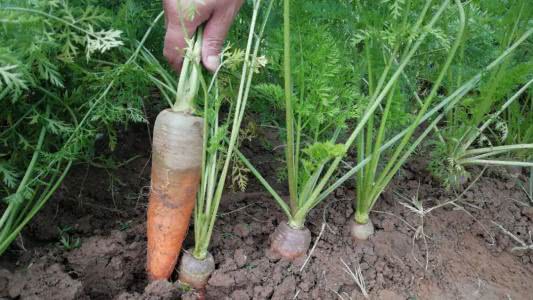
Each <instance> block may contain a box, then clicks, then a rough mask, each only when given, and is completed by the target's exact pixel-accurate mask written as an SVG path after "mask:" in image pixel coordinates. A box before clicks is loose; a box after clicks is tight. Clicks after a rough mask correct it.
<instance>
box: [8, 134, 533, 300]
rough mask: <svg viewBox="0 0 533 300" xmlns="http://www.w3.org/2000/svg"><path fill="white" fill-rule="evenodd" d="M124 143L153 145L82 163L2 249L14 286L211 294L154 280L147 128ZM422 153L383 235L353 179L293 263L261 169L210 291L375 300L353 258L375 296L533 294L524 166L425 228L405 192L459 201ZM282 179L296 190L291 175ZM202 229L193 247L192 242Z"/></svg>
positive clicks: (387, 207)
mask: <svg viewBox="0 0 533 300" xmlns="http://www.w3.org/2000/svg"><path fill="white" fill-rule="evenodd" d="M266 136H268V133H267V134H266ZM119 145H120V146H119V147H118V149H117V150H116V151H115V153H113V156H114V157H115V158H116V160H117V161H119V162H120V161H126V160H128V159H130V158H132V157H135V156H137V155H140V156H139V157H137V158H135V159H133V160H131V161H130V162H129V163H127V164H126V165H124V166H121V167H120V168H116V169H110V168H107V169H102V168H97V167H92V166H91V167H87V165H79V166H77V167H75V168H74V169H73V170H72V171H71V172H70V175H69V176H68V177H67V179H66V181H65V182H64V183H63V185H62V187H61V188H60V190H59V191H58V192H57V193H56V195H55V196H54V197H53V199H51V200H50V202H49V203H48V204H47V206H46V207H45V209H43V211H41V212H40V213H39V214H38V215H37V216H36V218H34V220H33V221H32V222H31V225H30V226H28V228H27V229H26V231H25V232H24V234H23V235H22V238H19V239H18V240H17V242H16V246H14V247H12V249H11V250H10V251H8V252H7V253H6V254H5V255H4V256H3V257H2V258H1V260H0V265H1V267H2V268H1V270H0V297H8V298H9V297H14V298H17V297H20V299H29V298H32V297H35V296H36V297H37V298H39V299H112V298H115V299H175V297H176V296H177V295H183V298H186V299H194V298H195V297H196V296H197V294H196V293H195V292H194V291H185V290H184V289H183V288H180V287H179V286H178V285H177V284H171V283H166V282H156V283H152V284H149V285H148V281H147V279H146V276H145V273H144V267H145V247H146V236H145V212H146V203H147V193H148V189H149V188H148V186H149V171H150V161H149V158H150V156H149V155H150V138H149V135H148V134H147V128H146V127H145V126H143V125H137V126H135V127H134V128H132V129H130V130H128V131H126V132H124V133H123V134H122V138H121V141H120V142H119ZM257 149H258V147H255V146H253V147H251V148H250V147H249V146H248V145H245V147H243V150H244V151H247V152H248V154H250V155H253V156H254V159H255V161H257V165H258V167H259V168H261V169H262V170H263V171H264V172H265V174H269V177H270V178H267V179H270V182H277V181H276V178H275V174H276V166H273V165H272V161H275V157H274V156H273V155H274V154H273V153H270V152H266V151H264V150H257ZM274 149H276V147H274ZM277 151H279V152H280V153H279V154H281V151H283V150H282V149H281V150H280V149H278V150H277ZM252 152H253V153H252ZM421 161H425V159H424V158H423V156H419V157H414V158H413V159H412V161H411V162H409V163H408V164H406V166H405V167H404V168H403V170H402V171H401V172H400V173H399V174H398V175H397V176H396V178H395V179H394V181H393V182H392V184H391V185H390V186H389V187H388V188H387V190H386V192H385V193H384V195H383V196H382V197H383V198H384V199H383V200H384V201H380V202H379V203H378V205H377V206H376V208H375V212H373V213H372V214H373V220H374V223H375V224H374V225H375V226H376V234H375V235H374V236H373V237H371V238H370V240H369V241H366V242H358V243H354V242H352V241H351V240H350V238H349V235H348V234H347V232H346V228H345V227H346V226H345V225H346V224H347V222H348V220H349V217H350V216H351V215H352V213H353V210H352V207H351V206H352V201H353V198H354V191H353V188H352V187H343V188H339V189H338V190H336V191H335V193H333V194H332V196H330V198H329V199H327V200H326V201H324V202H323V203H322V204H321V205H320V206H319V207H317V209H315V210H313V211H312V212H311V214H310V216H309V218H308V222H307V224H308V228H309V229H310V230H311V232H312V243H311V246H313V245H314V244H315V242H316V240H317V237H318V236H319V235H320V239H319V240H318V242H317V243H316V247H315V248H314V250H312V255H311V258H310V259H309V260H308V261H307V262H306V263H305V259H306V257H304V258H301V259H298V260H296V261H294V262H292V263H291V262H288V261H284V260H280V259H279V257H276V255H274V254H273V253H271V252H270V251H269V250H264V249H268V248H269V244H270V243H269V236H270V234H271V233H272V232H273V231H274V229H275V227H276V226H277V224H278V223H279V222H282V221H283V220H285V217H284V215H283V214H282V212H281V211H280V210H279V209H278V207H277V206H276V204H275V203H274V201H273V200H272V199H270V198H269V196H268V194H266V193H264V192H263V190H262V189H261V187H260V186H259V184H258V183H256V182H255V180H253V179H252V178H250V183H249V186H248V189H247V190H246V192H238V193H231V192H227V193H226V194H225V196H224V198H223V200H222V204H221V209H220V211H219V213H220V217H219V219H218V220H217V226H216V227H215V232H214V233H213V240H212V244H211V253H212V254H213V255H214V258H215V262H216V271H215V273H214V274H213V276H212V277H211V279H210V281H209V285H208V287H207V291H206V298H207V299H225V298H229V299H363V295H362V293H361V291H360V288H359V287H358V286H357V285H356V283H355V281H354V279H353V278H352V277H351V275H349V274H348V273H346V272H345V270H346V268H345V265H344V264H343V262H342V261H341V259H342V260H343V261H344V262H346V263H347V265H349V266H350V268H351V270H352V271H354V273H355V268H356V267H358V266H359V267H360V268H361V271H362V272H361V273H362V275H363V278H364V280H365V282H366V289H367V290H368V291H369V294H370V297H371V298H375V299H407V298H411V299H414V298H416V299H529V298H530V295H531V294H532V293H533V286H532V285H531V282H533V253H531V250H529V252H524V251H513V250H512V248H513V247H516V246H519V245H518V244H517V243H516V242H515V241H514V240H513V239H512V238H511V237H510V236H509V235H508V234H506V233H504V232H503V230H502V228H500V227H498V225H496V224H499V225H501V226H502V227H503V228H505V229H506V230H508V231H509V232H510V233H512V234H514V235H515V236H517V237H519V238H521V239H523V240H525V241H528V239H529V231H530V230H532V229H533V208H532V207H531V206H528V205H527V204H528V203H529V202H528V201H529V200H528V199H527V196H526V194H525V193H524V191H523V190H522V189H521V188H520V187H519V186H518V185H517V184H516V174H514V177H513V176H511V174H509V172H507V171H506V170H505V169H499V168H494V169H490V170H487V171H486V172H485V173H484V175H483V176H482V177H481V178H480V179H479V180H478V181H477V182H475V184H473V185H472V187H471V189H470V190H468V191H467V192H466V193H464V195H462V196H461V197H459V198H457V200H456V202H454V204H455V205H454V204H448V205H445V206H443V207H441V208H438V209H435V210H433V211H432V212H431V213H429V214H427V215H426V216H425V217H424V219H423V227H420V226H421V225H422V219H421V218H420V216H419V215H417V214H415V213H414V212H412V211H411V210H409V209H408V208H407V207H405V206H404V205H402V204H401V203H400V202H404V203H407V200H406V199H404V198H402V197H401V196H399V194H400V195H403V196H404V197H407V198H411V197H414V196H415V195H417V193H418V197H419V199H421V200H423V202H422V203H423V205H424V207H425V208H430V207H433V206H435V205H438V204H439V203H445V202H448V201H452V200H454V199H456V196H455V194H453V193H450V192H447V191H445V190H444V189H443V188H442V187H441V186H440V185H439V184H438V183H436V182H435V181H434V180H432V179H431V177H430V175H429V173H428V172H427V171H426V169H425V164H424V163H420V162H421ZM479 171H480V170H479ZM474 173H475V172H474ZM478 173H479V172H478ZM519 176H522V175H519ZM474 177H475V176H474ZM350 184H351V182H350ZM275 187H276V188H278V189H281V190H283V187H282V186H281V185H280V186H275ZM529 204H531V203H529ZM67 226H68V227H69V229H68V230H65V228H68V227H67ZM58 227H59V228H62V229H63V230H62V231H63V233H62V234H60V230H59V229H58ZM420 228H423V232H422V231H421V229H420ZM423 234H425V235H426V239H425V241H426V242H427V244H426V242H424V239H423V238H422V236H423ZM60 235H63V237H64V238H68V239H69V241H70V243H71V245H72V246H73V248H75V249H72V250H67V249H65V246H64V245H63V246H62V245H61V244H60V243H59V242H58V241H59V239H60ZM77 238H80V243H79V247H78V248H76V247H75V246H76V245H75V241H76V239H77ZM190 238H191V237H190V235H189V237H188V239H187V240H186V242H185V247H184V248H188V247H190V246H191V245H192V240H191V239H190ZM301 269H303V270H301ZM32 299H36V298H32Z"/></svg>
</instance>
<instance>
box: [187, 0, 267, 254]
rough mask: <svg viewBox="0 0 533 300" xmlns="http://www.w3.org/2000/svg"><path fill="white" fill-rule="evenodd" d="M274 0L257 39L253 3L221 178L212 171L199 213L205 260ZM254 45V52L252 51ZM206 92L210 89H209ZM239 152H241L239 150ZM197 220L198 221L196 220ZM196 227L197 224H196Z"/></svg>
mask: <svg viewBox="0 0 533 300" xmlns="http://www.w3.org/2000/svg"><path fill="white" fill-rule="evenodd" d="M272 4H273V1H270V3H269V6H268V9H267V12H266V14H265V19H264V21H263V23H262V26H261V28H260V31H259V33H258V35H257V37H256V38H255V43H253V41H254V37H255V35H254V32H255V24H256V22H257V16H258V12H259V7H260V6H261V0H258V1H255V2H254V8H253V14H252V21H251V24H250V31H249V35H248V42H247V46H246V51H245V60H244V64H243V68H242V75H241V82H240V85H239V91H238V94H237V99H236V101H235V107H234V108H233V110H234V111H233V122H232V127H231V130H230V138H229V141H228V140H226V142H227V147H228V148H227V151H226V153H225V160H224V165H223V167H222V170H221V171H220V174H219V175H218V180H216V179H215V174H217V173H218V171H213V173H211V177H210V180H212V182H215V181H216V187H215V184H213V185H211V191H210V195H212V196H209V197H208V198H207V199H206V201H207V206H206V208H205V212H204V213H200V214H199V215H201V216H204V215H205V219H204V218H203V217H202V219H201V220H198V222H201V223H202V224H201V226H199V228H198V230H199V231H201V232H200V233H199V234H197V236H198V239H196V240H195V250H194V253H193V256H195V257H196V258H197V259H204V258H205V255H206V254H207V249H208V246H209V241H210V240H211V236H212V233H213V228H214V223H215V220H216V217H217V212H218V207H219V205H220V200H221V198H222V192H223V190H224V185H225V180H226V177H227V173H228V170H229V166H230V163H231V160H232V157H233V153H234V151H237V147H236V144H237V138H238V136H239V131H240V126H241V123H242V119H243V117H244V110H245V107H246V103H247V100H248V94H249V91H250V87H251V82H252V79H253V75H254V69H255V62H256V58H257V54H258V51H259V45H260V42H261V38H262V35H263V32H264V29H265V26H266V22H267V20H268V16H269V15H270V11H271V9H272ZM252 48H253V51H252ZM206 92H207V91H206ZM236 153H238V152H236ZM212 164H213V166H212V167H213V168H217V160H216V159H215V160H213V161H212ZM195 222H196V220H195ZM195 230H197V229H196V227H195Z"/></svg>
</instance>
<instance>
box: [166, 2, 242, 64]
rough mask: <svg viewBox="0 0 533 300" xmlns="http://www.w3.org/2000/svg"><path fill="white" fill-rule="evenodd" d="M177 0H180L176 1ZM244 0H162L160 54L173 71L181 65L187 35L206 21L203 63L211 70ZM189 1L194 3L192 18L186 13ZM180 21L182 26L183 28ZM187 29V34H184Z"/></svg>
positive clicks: (216, 62) (218, 61) (218, 58)
mask: <svg viewBox="0 0 533 300" xmlns="http://www.w3.org/2000/svg"><path fill="white" fill-rule="evenodd" d="M178 1H179V3H178ZM243 1H244V0H202V1H201V0H163V8H164V10H165V21H166V22H165V23H166V29H167V31H166V34H165V45H164V48H163V54H164V55H165V57H166V58H167V60H168V62H169V63H170V64H171V65H172V67H174V69H175V70H176V71H179V70H180V69H181V64H182V62H183V49H185V47H186V46H187V44H186V42H185V38H186V37H191V36H192V35H193V34H194V32H195V31H196V29H197V28H198V26H200V25H201V24H203V23H205V28H204V37H203V41H202V63H203V65H204V67H205V68H206V69H208V70H209V71H211V72H214V71H215V70H216V69H217V67H218V66H219V64H220V51H221V48H222V45H223V43H224V40H225V38H226V35H227V34H228V31H229V28H230V26H231V24H232V23H233V20H234V19H235V15H236V14H237V12H238V11H239V8H240V7H241V5H242V3H243ZM190 5H195V6H196V13H195V15H194V18H193V19H192V20H191V19H190V16H187V9H188V8H189V7H190ZM182 25H184V26H185V28H182ZM185 32H187V36H185Z"/></svg>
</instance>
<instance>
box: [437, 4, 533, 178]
mask: <svg viewBox="0 0 533 300" xmlns="http://www.w3.org/2000/svg"><path fill="white" fill-rule="evenodd" d="M527 7H528V1H522V0H520V1H512V2H508V3H507V2H498V1H488V2H487V1H472V2H470V3H468V4H467V5H465V10H466V13H467V18H468V26H467V31H466V34H465V38H464V40H465V42H464V43H463V45H462V47H461V49H460V54H459V59H457V60H456V61H455V62H454V64H453V65H452V67H451V71H450V72H449V74H448V76H447V78H446V80H445V82H444V90H446V91H449V90H452V89H454V88H456V87H457V86H458V85H459V84H461V82H462V80H464V79H465V78H469V77H470V76H471V75H472V74H474V73H476V72H479V71H481V70H482V69H483V68H484V66H485V65H487V64H488V63H489V62H490V61H491V60H493V59H494V58H495V57H496V56H498V54H499V53H501V52H502V51H504V50H505V49H506V48H508V47H509V46H510V45H511V44H512V43H513V42H514V41H515V40H516V39H518V38H519V37H520V36H521V35H523V34H524V33H525V32H526V31H527V30H528V29H529V28H531V24H532V22H533V13H532V12H531V10H529V9H527ZM450 19H451V20H452V22H449V23H448V26H447V29H446V31H447V32H453V31H454V30H455V29H454V26H455V24H454V22H453V19H452V18H451V17H450ZM466 41H468V42H466ZM532 42H533V41H532V40H531V38H529V39H527V40H526V41H525V42H524V43H523V44H522V45H521V46H520V47H519V48H517V49H516V50H515V51H514V53H513V54H512V55H510V56H509V57H508V58H507V59H506V60H505V61H504V62H503V63H502V64H501V65H499V66H498V67H497V68H495V69H494V70H492V71H491V72H488V73H487V74H485V75H484V77H483V79H482V81H481V82H480V84H479V86H478V87H477V88H476V90H475V92H473V93H470V94H469V95H468V97H466V98H465V99H464V101H462V102H461V104H460V105H458V106H457V107H456V108H454V109H453V110H452V111H451V112H450V113H449V114H448V115H447V117H446V120H445V123H443V124H442V126H441V127H442V131H441V132H442V135H441V137H440V140H438V139H436V140H434V141H432V144H433V145H434V150H433V151H432V160H431V163H430V170H431V171H432V173H433V175H434V176H435V177H436V178H438V179H440V180H441V181H442V182H443V183H444V184H445V186H447V187H457V185H458V184H459V183H460V182H464V181H465V180H466V179H468V177H470V174H469V172H468V171H467V168H466V167H465V165H463V164H461V163H459V162H458V161H459V160H460V159H459V158H460V157H461V156H464V152H465V151H466V149H462V148H463V147H462V145H464V144H469V145H470V144H472V147H478V148H479V147H498V146H504V145H513V144H522V145H527V144H531V143H532V142H533V119H532V114H531V92H526V93H524V94H522V95H521V97H520V98H518V99H517V100H516V101H514V102H512V103H511V104H510V106H509V107H506V109H505V111H504V112H503V113H501V114H499V115H497V116H496V115H495V113H496V112H497V111H498V110H499V109H500V108H501V107H502V105H504V103H505V102H506V101H507V99H508V98H509V97H511V95H513V94H514V93H515V92H516V91H517V90H518V89H519V88H521V87H522V86H523V85H524V84H525V83H526V82H528V81H529V80H531V78H532V76H533V56H531V54H530V49H531V47H532V46H533V44H532ZM529 91H531V89H529ZM491 119H492V120H491ZM487 120H491V123H490V126H488V127H487V128H486V129H485V130H484V131H483V132H479V129H478V127H480V126H481V125H482V123H484V122H486V121H487ZM469 140H472V142H470V141H469ZM500 154H501V155H500V157H502V156H503V158H504V159H506V160H509V159H512V158H515V159H521V160H526V161H527V160H530V159H531V151H530V150H529V149H528V148H517V149H513V152H508V151H507V152H503V151H502V152H501V153H500ZM492 163H494V161H492Z"/></svg>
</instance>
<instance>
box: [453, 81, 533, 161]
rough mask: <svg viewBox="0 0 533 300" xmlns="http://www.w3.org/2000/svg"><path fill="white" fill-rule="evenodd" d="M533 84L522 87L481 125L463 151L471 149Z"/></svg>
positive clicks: (528, 83) (529, 82) (530, 82)
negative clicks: (481, 135)
mask: <svg viewBox="0 0 533 300" xmlns="http://www.w3.org/2000/svg"><path fill="white" fill-rule="evenodd" d="M532 83H533V79H531V80H529V81H528V82H527V83H526V84H525V85H524V86H522V87H521V88H520V89H519V90H518V91H517V92H516V93H515V94H514V95H513V96H511V97H510V98H509V99H508V100H507V101H506V102H505V103H504V104H503V105H502V107H501V108H500V109H499V110H498V111H497V112H496V113H494V114H493V115H491V116H490V117H489V118H488V119H487V121H485V123H483V125H481V126H480V127H479V129H478V130H476V131H475V132H474V134H473V135H472V136H471V138H470V139H469V140H468V141H467V142H466V143H464V145H463V146H462V149H463V151H466V149H468V147H470V146H471V145H472V143H474V141H475V140H476V139H477V138H478V137H479V135H480V134H481V133H482V132H483V131H484V130H485V129H487V127H489V125H490V124H491V123H492V122H493V121H494V120H496V118H498V116H499V115H501V114H502V113H503V112H504V111H505V110H506V109H507V108H508V107H509V106H510V105H511V104H512V103H513V102H514V101H515V100H516V99H518V98H519V97H520V95H522V94H523V93H524V92H525V91H526V90H527V89H528V88H529V86H530V85H531V84H532Z"/></svg>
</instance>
